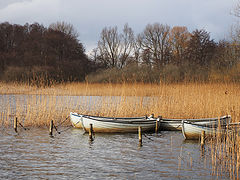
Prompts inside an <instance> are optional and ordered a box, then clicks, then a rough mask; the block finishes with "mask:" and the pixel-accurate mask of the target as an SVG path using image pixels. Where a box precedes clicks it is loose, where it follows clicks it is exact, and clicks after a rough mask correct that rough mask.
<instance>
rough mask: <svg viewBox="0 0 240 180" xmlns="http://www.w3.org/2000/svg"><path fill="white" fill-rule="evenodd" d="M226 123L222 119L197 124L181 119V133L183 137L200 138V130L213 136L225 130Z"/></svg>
mask: <svg viewBox="0 0 240 180" xmlns="http://www.w3.org/2000/svg"><path fill="white" fill-rule="evenodd" d="M225 129H226V124H225V122H224V121H219V122H216V123H215V124H197V123H195V122H190V121H182V134H183V137H184V138H185V139H192V140H193V139H200V137H201V133H202V131H204V132H205V135H206V136H214V135H216V134H222V133H224V132H225Z"/></svg>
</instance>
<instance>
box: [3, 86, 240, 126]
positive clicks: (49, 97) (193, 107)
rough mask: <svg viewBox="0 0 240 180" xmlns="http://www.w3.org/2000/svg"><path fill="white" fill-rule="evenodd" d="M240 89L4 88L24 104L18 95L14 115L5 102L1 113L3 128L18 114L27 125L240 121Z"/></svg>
mask: <svg viewBox="0 0 240 180" xmlns="http://www.w3.org/2000/svg"><path fill="white" fill-rule="evenodd" d="M239 89H240V84H234V83H230V84H224V83H218V84H216V83H212V84H211V83H208V84H206V83H191V84H144V83H135V84H88V83H69V84H58V85H54V86H52V87H47V88H37V87H34V86H27V85H19V84H3V83H1V84H0V94H24V99H22V98H23V96H21V95H19V96H15V105H14V106H15V110H13V109H12V107H10V106H11V104H10V102H5V105H4V106H6V107H8V108H6V107H5V111H4V113H3V111H2V114H4V115H2V116H6V117H4V118H2V119H1V121H3V119H4V123H1V124H8V123H9V122H8V121H6V122H5V120H6V119H7V117H11V116H12V115H15V116H19V117H22V116H23V118H24V121H25V123H26V124H27V125H37V126H42V125H43V126H44V125H46V124H48V121H50V120H51V119H59V120H60V119H61V118H64V117H66V116H67V115H68V114H69V112H70V111H77V112H81V113H90V114H97V115H104V116H115V117H116V116H142V115H146V114H152V113H154V114H155V115H161V116H163V117H170V118H201V117H215V116H220V115H227V114H230V115H232V119H233V121H239V119H240V101H239V100H240V91H239ZM81 96H87V97H88V98H82V97H81ZM92 96H93V97H92ZM98 96H99V97H98ZM60 97H62V98H60ZM90 97H91V98H90ZM89 106H91V107H89ZM6 109H8V111H7V110H6ZM12 111H15V112H12Z"/></svg>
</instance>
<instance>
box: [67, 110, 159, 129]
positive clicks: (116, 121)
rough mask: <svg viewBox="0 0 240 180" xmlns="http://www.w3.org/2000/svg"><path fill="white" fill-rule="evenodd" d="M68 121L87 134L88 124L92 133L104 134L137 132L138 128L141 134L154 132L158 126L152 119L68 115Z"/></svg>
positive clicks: (155, 120) (156, 120)
mask: <svg viewBox="0 0 240 180" xmlns="http://www.w3.org/2000/svg"><path fill="white" fill-rule="evenodd" d="M70 119H71V122H72V125H73V126H74V127H76V128H83V130H84V131H86V132H89V129H90V124H92V126H93V131H94V132H104V133H109V132H111V133H119V132H138V127H139V126H140V127H141V128H142V131H143V132H144V131H154V130H155V128H156V126H158V128H159V125H160V123H158V121H159V119H155V118H152V117H130V118H113V117H101V116H90V115H83V114H78V113H70Z"/></svg>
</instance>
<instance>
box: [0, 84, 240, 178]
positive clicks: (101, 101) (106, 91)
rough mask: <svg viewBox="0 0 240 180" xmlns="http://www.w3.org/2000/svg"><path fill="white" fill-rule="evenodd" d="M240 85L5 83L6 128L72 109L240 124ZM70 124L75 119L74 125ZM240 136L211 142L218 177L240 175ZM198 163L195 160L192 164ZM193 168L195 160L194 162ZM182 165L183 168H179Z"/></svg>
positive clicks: (39, 122) (45, 121) (42, 122)
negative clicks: (226, 118) (16, 121)
mask: <svg viewBox="0 0 240 180" xmlns="http://www.w3.org/2000/svg"><path fill="white" fill-rule="evenodd" d="M239 90H240V84H235V83H229V84H225V83H207V84H204V83H190V84H160V85H158V84H143V83H136V84H88V83H66V84H58V85H52V86H51V87H46V88H38V87H35V86H28V85H20V84H5V83H0V94H2V95H3V94H5V95H4V96H0V98H1V102H0V108H1V115H0V118H1V119H0V126H2V127H3V126H10V125H12V121H13V119H14V118H15V117H18V119H19V121H20V122H22V123H23V124H24V126H46V125H49V123H50V121H51V120H54V121H55V124H58V123H60V122H62V121H63V120H64V119H65V118H66V117H67V116H68V115H69V112H71V111H74V112H75V111H76V112H80V113H86V114H93V115H103V116H113V117H117V116H142V115H146V114H152V113H154V114H155V115H161V116H163V117H166V118H168V117H169V118H202V117H217V116H221V115H231V116H232V122H239V120H240V91H239ZM68 124H69V121H68ZM239 144H240V137H239V132H237V133H236V132H235V131H233V130H229V131H227V133H226V135H225V136H224V138H222V137H217V138H215V139H210V140H209V141H208V147H209V149H210V151H211V153H210V154H211V158H212V172H213V174H217V175H218V174H219V173H220V174H222V173H226V172H227V173H228V174H229V177H230V178H232V179H238V177H239V165H240V147H239ZM191 161H192V160H191ZM190 164H191V166H192V162H191V163H190ZM179 166H180V164H179Z"/></svg>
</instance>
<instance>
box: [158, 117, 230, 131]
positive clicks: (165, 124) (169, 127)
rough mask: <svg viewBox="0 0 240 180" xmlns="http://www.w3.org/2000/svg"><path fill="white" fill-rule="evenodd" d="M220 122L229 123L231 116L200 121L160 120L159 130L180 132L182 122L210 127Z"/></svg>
mask: <svg viewBox="0 0 240 180" xmlns="http://www.w3.org/2000/svg"><path fill="white" fill-rule="evenodd" d="M218 120H220V121H224V122H225V123H229V122H230V120H231V116H229V115H228V116H222V117H220V118H202V119H160V129H161V130H163V131H181V130H182V121H188V122H194V123H195V124H205V125H211V124H216V123H217V122H218Z"/></svg>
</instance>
